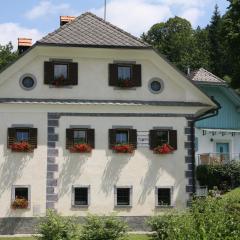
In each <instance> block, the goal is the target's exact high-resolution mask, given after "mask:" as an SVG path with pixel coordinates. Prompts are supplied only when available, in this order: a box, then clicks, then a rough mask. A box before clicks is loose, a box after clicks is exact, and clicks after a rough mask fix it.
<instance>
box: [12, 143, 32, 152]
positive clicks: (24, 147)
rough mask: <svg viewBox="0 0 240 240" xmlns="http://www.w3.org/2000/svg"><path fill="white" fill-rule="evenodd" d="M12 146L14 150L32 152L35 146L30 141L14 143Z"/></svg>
mask: <svg viewBox="0 0 240 240" xmlns="http://www.w3.org/2000/svg"><path fill="white" fill-rule="evenodd" d="M10 148H11V149H12V151H14V152H32V150H33V148H32V146H31V144H29V143H28V142H17V143H13V144H12V145H11V146H10Z"/></svg>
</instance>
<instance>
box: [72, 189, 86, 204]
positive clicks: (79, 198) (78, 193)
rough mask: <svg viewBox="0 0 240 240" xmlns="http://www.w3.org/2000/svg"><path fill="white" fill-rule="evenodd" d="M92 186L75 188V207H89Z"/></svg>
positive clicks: (73, 202)
mask: <svg viewBox="0 0 240 240" xmlns="http://www.w3.org/2000/svg"><path fill="white" fill-rule="evenodd" d="M89 196H90V186H73V196H72V197H73V201H72V205H73V206H74V207H87V206H89Z"/></svg>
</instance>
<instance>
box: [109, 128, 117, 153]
mask: <svg viewBox="0 0 240 240" xmlns="http://www.w3.org/2000/svg"><path fill="white" fill-rule="evenodd" d="M108 143H109V149H112V147H113V146H114V145H115V144H116V129H109V132H108Z"/></svg>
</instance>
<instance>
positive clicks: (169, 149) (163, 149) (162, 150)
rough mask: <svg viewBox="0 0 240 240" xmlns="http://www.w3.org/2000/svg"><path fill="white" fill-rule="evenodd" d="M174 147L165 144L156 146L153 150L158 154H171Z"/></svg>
mask: <svg viewBox="0 0 240 240" xmlns="http://www.w3.org/2000/svg"><path fill="white" fill-rule="evenodd" d="M173 151H174V148H173V147H171V146H170V145H169V144H166V143H165V144H163V145H162V146H158V147H155V148H154V149H153V152H154V153H156V154H170V153H173Z"/></svg>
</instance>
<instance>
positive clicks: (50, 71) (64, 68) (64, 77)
mask: <svg viewBox="0 0 240 240" xmlns="http://www.w3.org/2000/svg"><path fill="white" fill-rule="evenodd" d="M44 83H45V84H49V85H53V86H56V87H61V86H68V85H77V84H78V64H77V63H73V62H62V61H61V62H56V61H51V62H44Z"/></svg>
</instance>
